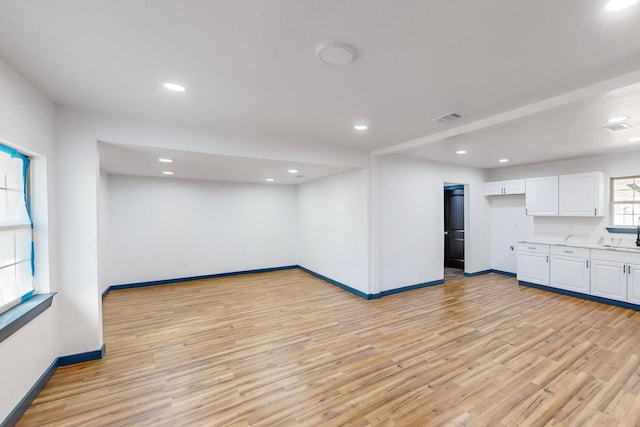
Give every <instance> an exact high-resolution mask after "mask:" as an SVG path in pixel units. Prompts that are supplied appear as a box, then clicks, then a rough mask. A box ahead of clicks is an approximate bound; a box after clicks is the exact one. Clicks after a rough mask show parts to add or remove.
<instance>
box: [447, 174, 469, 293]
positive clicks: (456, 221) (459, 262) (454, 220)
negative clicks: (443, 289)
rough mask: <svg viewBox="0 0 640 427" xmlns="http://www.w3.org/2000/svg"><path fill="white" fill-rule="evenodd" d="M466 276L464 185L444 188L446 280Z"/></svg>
mask: <svg viewBox="0 0 640 427" xmlns="http://www.w3.org/2000/svg"><path fill="white" fill-rule="evenodd" d="M462 276H464V185H445V187H444V279H445V280H447V279H453V278H457V277H462Z"/></svg>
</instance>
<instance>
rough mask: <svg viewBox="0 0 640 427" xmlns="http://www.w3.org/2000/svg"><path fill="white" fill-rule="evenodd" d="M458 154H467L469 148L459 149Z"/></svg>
mask: <svg viewBox="0 0 640 427" xmlns="http://www.w3.org/2000/svg"><path fill="white" fill-rule="evenodd" d="M456 154H467V150H458V151H456Z"/></svg>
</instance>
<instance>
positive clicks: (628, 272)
mask: <svg viewBox="0 0 640 427" xmlns="http://www.w3.org/2000/svg"><path fill="white" fill-rule="evenodd" d="M627 274H631V265H627Z"/></svg>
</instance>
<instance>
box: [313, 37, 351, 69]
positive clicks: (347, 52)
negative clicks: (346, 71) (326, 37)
mask: <svg viewBox="0 0 640 427" xmlns="http://www.w3.org/2000/svg"><path fill="white" fill-rule="evenodd" d="M316 55H318V59H319V60H320V61H322V62H324V63H325V64H329V65H347V64H350V63H351V61H353V57H354V51H353V48H352V47H351V46H349V45H348V44H344V43H337V42H328V43H322V44H321V45H320V46H318V48H317V49H316Z"/></svg>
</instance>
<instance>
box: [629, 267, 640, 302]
mask: <svg viewBox="0 0 640 427" xmlns="http://www.w3.org/2000/svg"><path fill="white" fill-rule="evenodd" d="M634 262H635V263H634V264H627V271H626V273H627V301H628V302H630V303H631V304H638V305H640V255H637V256H636V259H635V260H634Z"/></svg>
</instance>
